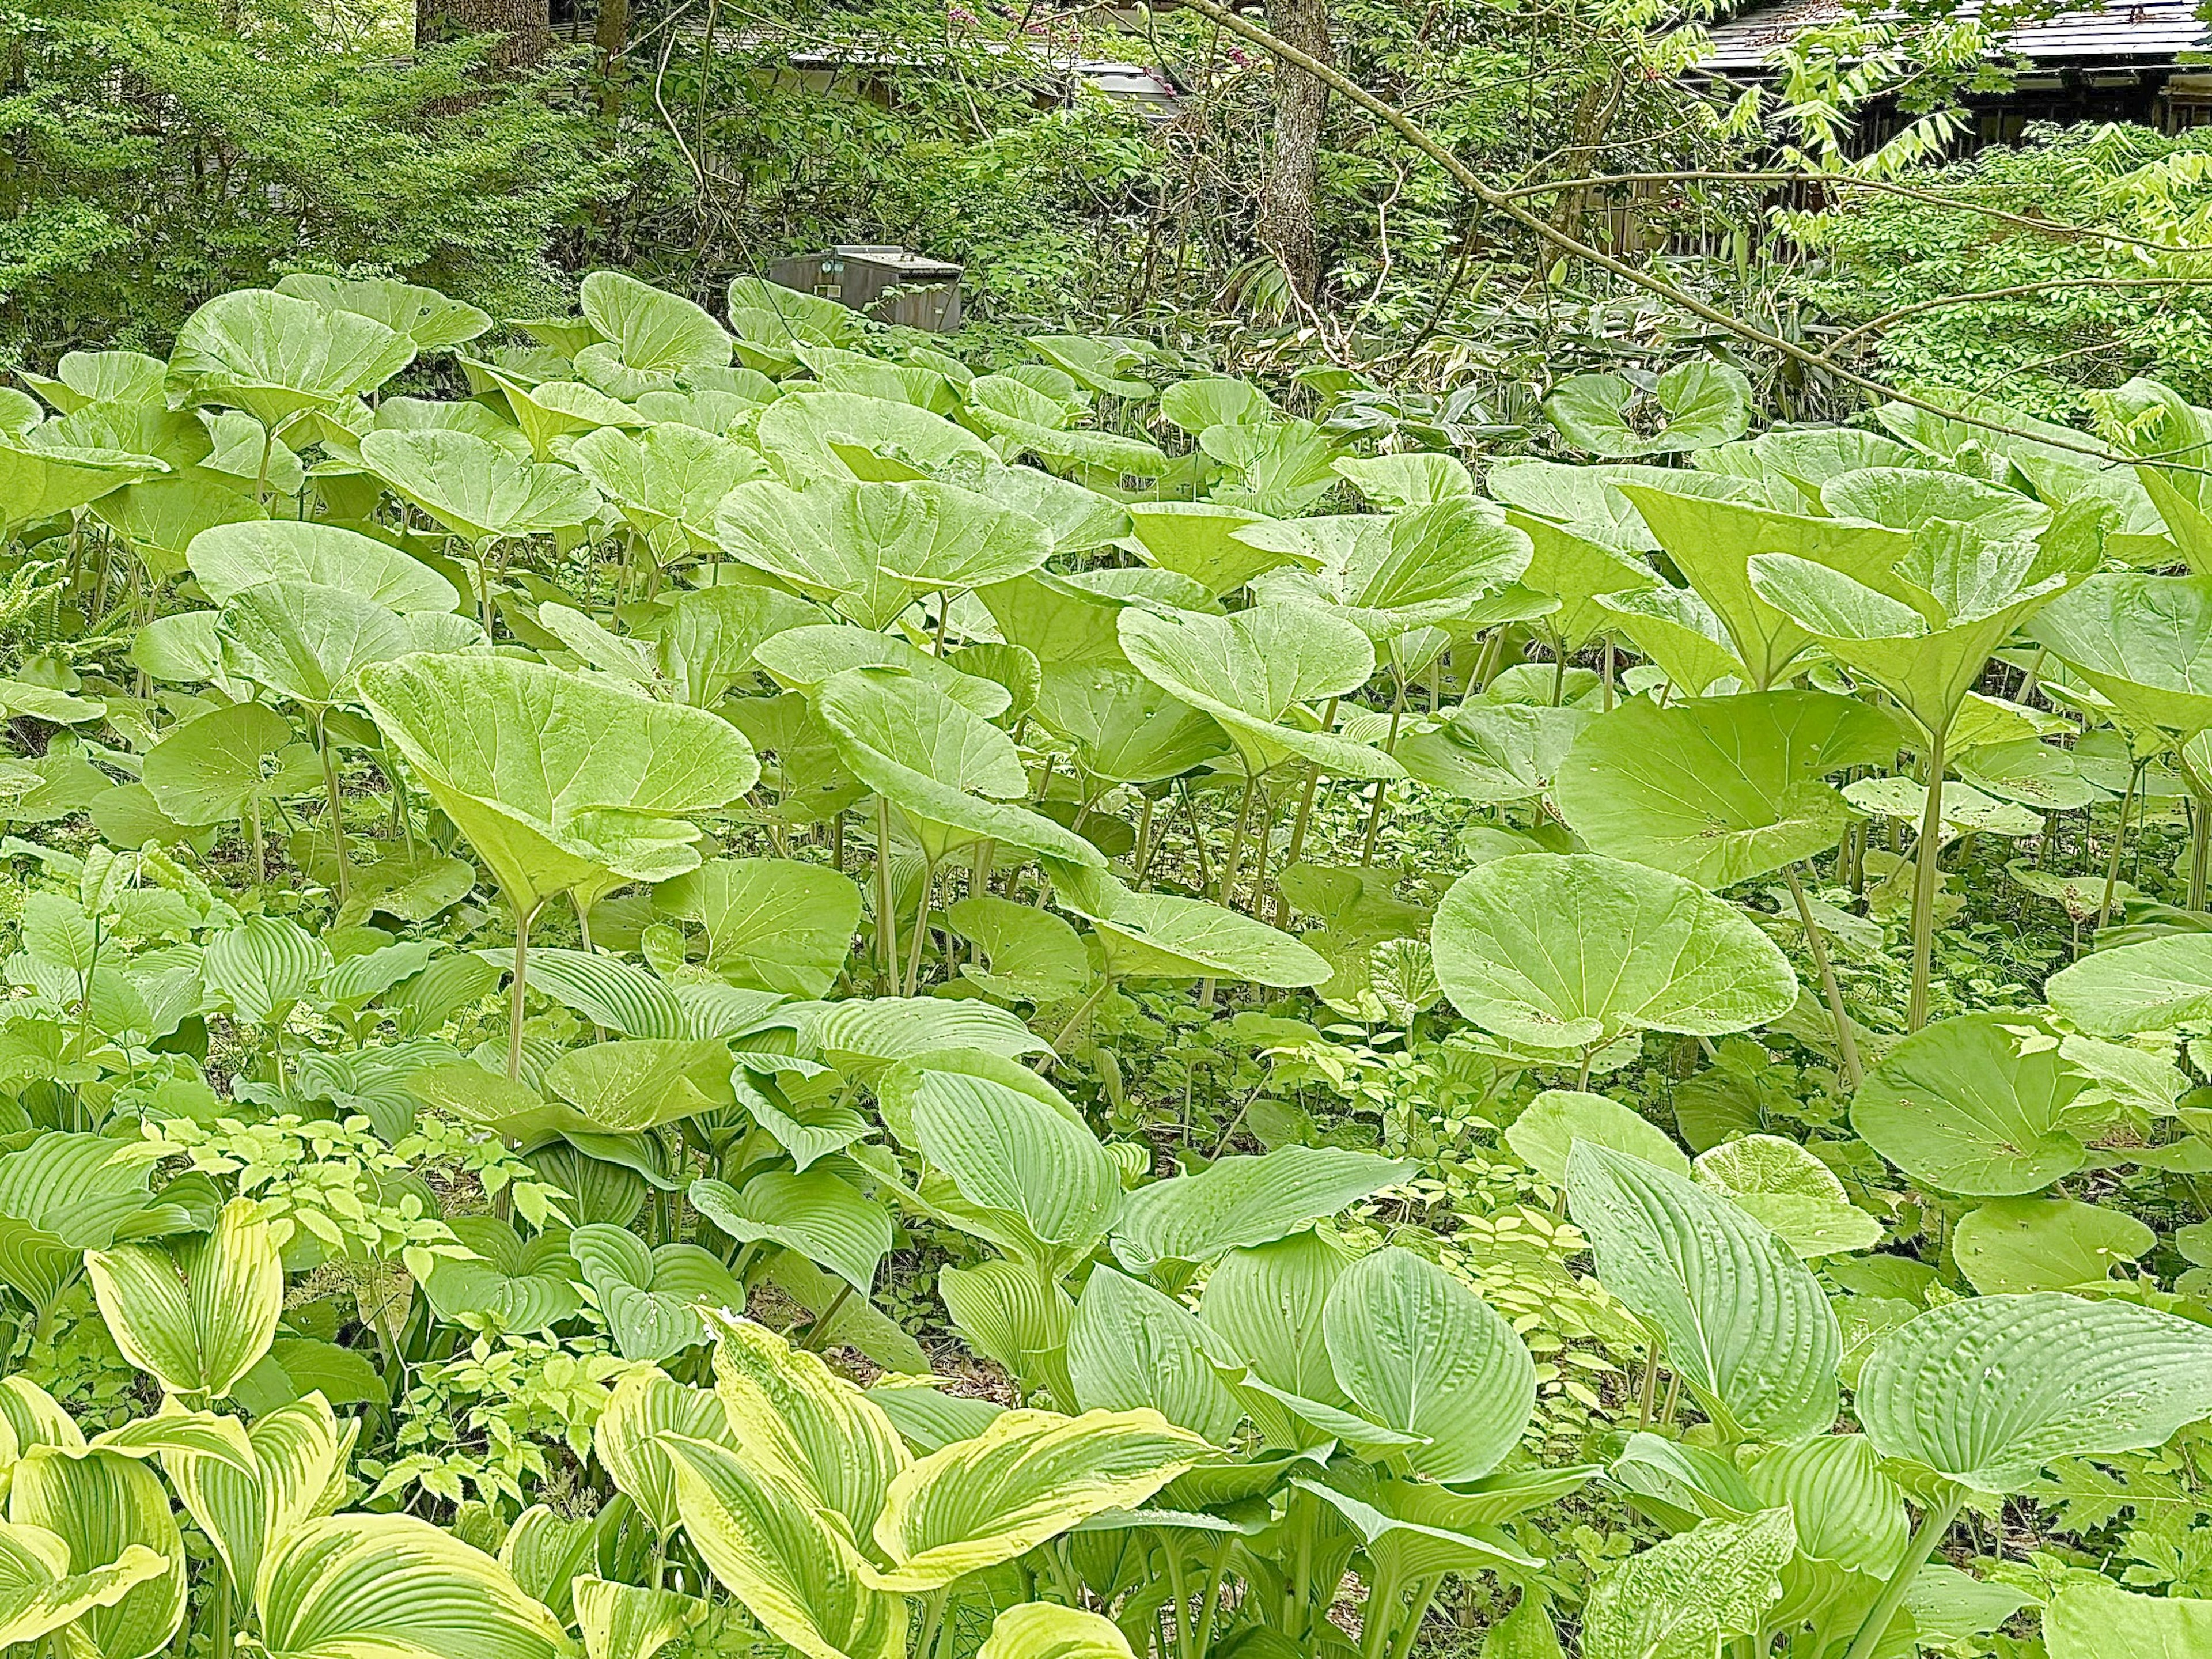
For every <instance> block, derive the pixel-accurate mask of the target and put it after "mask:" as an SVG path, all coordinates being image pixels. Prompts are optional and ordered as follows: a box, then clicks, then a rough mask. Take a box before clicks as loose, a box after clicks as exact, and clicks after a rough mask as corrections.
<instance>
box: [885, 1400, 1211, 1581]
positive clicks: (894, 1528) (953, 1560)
mask: <svg viewBox="0 0 2212 1659" xmlns="http://www.w3.org/2000/svg"><path fill="white" fill-rule="evenodd" d="M1211 1456H1212V1448H1211V1447H1210V1446H1208V1445H1207V1444H1206V1442H1204V1441H1203V1440H1200V1438H1199V1437H1197V1436H1196V1435H1194V1434H1192V1433H1191V1432H1189V1431H1188V1430H1185V1429H1179V1428H1177V1427H1176V1426H1175V1425H1173V1424H1172V1423H1170V1422H1169V1421H1168V1420H1167V1419H1165V1418H1164V1417H1162V1416H1161V1415H1160V1414H1159V1413H1158V1412H1152V1411H1135V1412H1085V1413H1084V1414H1083V1415H1082V1416H1080V1417H1061V1416H1060V1415H1058V1414H1057V1413H1053V1412H1038V1411H1010V1412H1006V1413H1003V1414H1001V1415H1000V1416H999V1417H997V1418H995V1419H993V1421H992V1424H991V1426H990V1427H989V1428H987V1429H986V1430H984V1431H983V1432H982V1433H981V1434H979V1435H977V1436H976V1437H975V1438H974V1439H972V1440H959V1441H955V1442H954V1443H952V1444H951V1445H949V1446H946V1447H944V1448H942V1449H939V1450H938V1451H934V1452H932V1453H931V1454H930V1455H928V1456H927V1457H925V1458H922V1459H921V1460H920V1461H919V1462H915V1463H913V1464H910V1465H909V1466H908V1467H907V1468H904V1469H902V1470H901V1471H900V1472H899V1473H898V1474H897V1475H896V1477H895V1478H894V1479H893V1480H892V1481H891V1483H890V1492H888V1494H887V1495H886V1497H885V1498H884V1510H883V1513H882V1514H881V1515H880V1516H878V1517H877V1518H876V1523H875V1527H874V1534H875V1541H876V1544H877V1546H878V1547H879V1548H880V1549H881V1550H882V1551H883V1552H884V1556H885V1557H886V1558H887V1559H889V1561H890V1570H889V1571H887V1572H880V1573H875V1574H872V1577H875V1579H876V1580H877V1582H878V1583H881V1584H882V1585H884V1587H885V1588H886V1589H901V1590H906V1591H909V1592H915V1591H923V1590H931V1589H938V1588H939V1587H941V1586H943V1585H945V1584H949V1583H951V1582H952V1581H953V1580H954V1579H956V1578H958V1577H963V1575H965V1574H968V1573H970V1572H976V1571H981V1570H982V1569H984V1568H986V1567H994V1566H996V1565H999V1564H1000V1562H1002V1561H1011V1560H1012V1559H1014V1558H1015V1557H1016V1556H1018V1555H1021V1554H1023V1553H1026V1552H1027V1551H1029V1550H1030V1549H1032V1548H1034V1547H1036V1545H1038V1544H1041V1543H1042V1542H1044V1541H1045V1540H1046V1539H1048V1538H1051V1537H1054V1536H1056V1535H1057V1534H1060V1533H1063V1532H1066V1530H1067V1529H1068V1528H1070V1527H1073V1526H1075V1525H1076V1524H1078V1523H1079V1522H1084V1521H1087V1520H1089V1519H1090V1518H1091V1516H1094V1515H1097V1514H1099V1513H1101V1512H1102V1511H1103V1510H1121V1509H1131V1508H1133V1507H1135V1506H1136V1505H1137V1504H1141V1503H1143V1502H1144V1500H1145V1499H1146V1498H1149V1497H1151V1496H1152V1494H1153V1493H1154V1492H1158V1490H1159V1489H1160V1488H1161V1487H1162V1486H1165V1485H1167V1483H1168V1482H1169V1481H1170V1480H1174V1479H1175V1478H1176V1476H1177V1475H1179V1474H1182V1473H1183V1472H1184V1471H1185V1470H1187V1469H1188V1468H1191V1467H1192V1466H1193V1465H1194V1464H1196V1463H1199V1462H1202V1461H1204V1460H1206V1459H1207V1458H1209V1457H1211Z"/></svg>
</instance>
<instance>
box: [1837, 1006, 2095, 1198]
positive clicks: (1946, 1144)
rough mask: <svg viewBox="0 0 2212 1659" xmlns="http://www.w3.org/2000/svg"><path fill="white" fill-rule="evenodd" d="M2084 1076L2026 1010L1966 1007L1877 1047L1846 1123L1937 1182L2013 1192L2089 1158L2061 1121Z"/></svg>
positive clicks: (1912, 1172)
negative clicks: (1879, 1053) (1884, 1050)
mask: <svg viewBox="0 0 2212 1659" xmlns="http://www.w3.org/2000/svg"><path fill="white" fill-rule="evenodd" d="M2084 1081H2085V1079H2083V1078H2082V1076H2081V1073H2079V1072H2078V1071H2076V1070H2075V1068H2074V1067H2073V1066H2069V1065H2068V1064H2067V1063H2066V1062H2065V1060H2063V1058H2062V1057H2061V1055H2060V1053H2059V1050H2058V1046H2057V1043H2055V1042H2050V1041H2048V1040H2047V1039H2041V1038H2039V1037H2038V1033H2037V1031H2036V1029H2035V1027H2034V1025H2033V1022H2032V1021H2031V1020H2029V1019H2028V1018H2026V1017H2015V1016H2010V1015H2005V1014H1995V1013H1983V1014H1966V1015H1962V1016H1960V1018H1956V1019H1947V1020H1942V1021H1939V1022H1938V1023H1937V1024H1934V1025H1930V1026H1929V1027H1927V1028H1926V1029H1925V1030H1920V1031H1916V1032H1914V1033H1913V1034H1912V1035H1911V1036H1908V1037H1906V1038H1905V1040H1904V1041H1903V1042H1899V1044H1898V1045H1897V1046H1896V1047H1895V1048H1892V1049H1891V1050H1890V1051H1889V1053H1888V1054H1886V1055H1884V1056H1883V1057H1882V1060H1881V1064H1880V1065H1879V1066H1875V1068H1874V1070H1872V1071H1871V1072H1869V1073H1867V1075H1866V1078H1865V1079H1864V1080H1863V1082H1861V1084H1860V1085H1859V1088H1858V1092H1857V1094H1856V1095H1854V1096H1853V1097H1851V1127H1853V1128H1855V1129H1857V1131H1858V1132H1859V1133H1860V1134H1861V1135H1863V1137H1864V1138H1865V1139H1866V1142H1867V1144H1868V1145H1869V1146H1872V1147H1873V1148H1874V1149H1875V1151H1876V1152H1880V1153H1881V1155H1882V1156H1883V1157H1884V1158H1887V1159H1888V1160H1889V1161H1890V1162H1891V1163H1893V1164H1896V1165H1897V1167H1898V1168H1899V1169H1900V1170H1904V1171H1905V1174H1907V1175H1909V1176H1911V1177H1912V1178H1913V1179H1914V1180H1915V1181H1919V1182H1926V1183H1927V1184H1928V1185H1929V1186H1930V1187H1932V1188H1936V1189H1937V1190H1939V1191H1942V1192H1948V1193H1960V1194H1965V1195H1966V1196H1967V1197H1970V1198H2009V1197H2016V1196H2018V1195H2020V1194H2024V1193H2036V1192H2040V1191H2042V1190H2043V1188H2045V1187H2047V1186H2049V1185H2050V1184H2051V1182H2054V1181H2057V1180H2058V1179H2060V1178H2061V1177H2062V1176H2069V1175H2071V1174H2073V1173H2074V1171H2075V1170H2078V1169H2080V1168H2081V1165H2082V1164H2083V1163H2084V1162H2085V1161H2086V1159H2087V1156H2088V1155H2087V1152H2086V1151H2085V1150H2084V1148H2083V1146H2082V1144H2081V1138H2080V1136H2079V1135H2077V1134H2076V1133H2074V1131H2073V1129H2072V1128H2070V1127H2069V1125H2068V1121H2067V1111H2068V1109H2069V1107H2070V1106H2072V1104H2073V1103H2074V1098H2075V1096H2076V1095H2078V1094H2080V1093H2081V1089H2082V1086H2083V1083H2084Z"/></svg>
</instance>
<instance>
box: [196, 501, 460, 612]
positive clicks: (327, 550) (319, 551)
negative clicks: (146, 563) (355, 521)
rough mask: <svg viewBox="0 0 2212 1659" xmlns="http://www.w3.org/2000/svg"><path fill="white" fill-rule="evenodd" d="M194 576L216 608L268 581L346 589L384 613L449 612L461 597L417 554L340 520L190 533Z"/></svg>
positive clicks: (297, 521) (267, 522) (252, 524)
mask: <svg viewBox="0 0 2212 1659" xmlns="http://www.w3.org/2000/svg"><path fill="white" fill-rule="evenodd" d="M185 558H186V560H187V561H188V562H190V564H191V568H192V579H193V580H195V581H197V583H198V584H199V585H200V589H201V591H202V592H204V593H205V594H206V595H207V596H208V598H209V599H211V600H212V601H214V602H215V603H216V605H223V604H227V603H228V601H229V600H231V599H234V598H235V597H237V596H238V595H239V594H240V593H242V592H245V591H246V589H247V588H249V587H254V586H259V585H260V584H262V583H264V582H317V583H319V584H321V585H322V586H325V587H343V588H344V589H346V590H347V591H348V592H352V593H355V594H358V595H359V596H360V597H361V598H362V599H370V600H374V602H375V603H376V604H378V605H382V606H383V607H384V608H385V609H386V610H387V611H402V612H404V611H451V610H453V608H454V607H455V606H457V605H459V604H460V602H461V596H460V595H459V593H458V592H455V591H454V588H453V583H451V582H449V581H447V580H446V579H445V578H444V577H443V576H441V575H440V574H438V573H437V572H436V571H435V570H433V569H431V568H430V567H429V566H428V565H427V564H424V563H423V562H422V561H421V560H420V559H416V558H410V557H409V556H407V555H406V554H404V553H403V552H401V551H400V550H398V548H396V547H392V546H389V545H387V544H385V543H383V542H380V541H377V540H375V539H374V538H372V537H368V536H364V535H362V534H361V533H360V532H358V531H354V530H345V529H342V528H340V527H339V526H337V525H331V524H317V523H315V522H313V520H302V519H269V520H258V521H248V522H245V523H238V524H223V525H217V526H214V527H213V528H210V529H207V530H203V531H202V532H200V533H199V534H198V535H197V536H195V537H193V538H192V541H191V546H190V547H189V548H188V549H186V550H185Z"/></svg>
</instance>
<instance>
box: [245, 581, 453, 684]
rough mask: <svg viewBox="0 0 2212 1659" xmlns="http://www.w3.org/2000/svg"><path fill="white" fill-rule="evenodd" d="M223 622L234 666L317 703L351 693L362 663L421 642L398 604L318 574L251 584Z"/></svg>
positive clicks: (390, 657) (403, 652) (382, 658)
mask: <svg viewBox="0 0 2212 1659" xmlns="http://www.w3.org/2000/svg"><path fill="white" fill-rule="evenodd" d="M456 620H458V619H456ZM216 627H217V629H218V630H219V631H220V633H221V634H222V639H223V644H224V647H225V651H224V654H225V657H226V659H228V663H229V665H230V666H231V668H232V671H234V673H236V674H237V675H239V676H240V678H244V679H248V680H251V681H252V682H253V683H254V684H256V685H259V686H263V687H264V688H266V689H267V690H270V691H273V692H275V693H276V695H277V696H280V697H289V698H290V699H291V700H292V701H293V702H297V703H301V704H303V705H304V706H306V707H307V708H312V709H315V710H318V711H319V710H322V709H325V708H331V706H332V705H334V704H337V703H341V702H349V701H350V700H351V699H352V696H353V695H354V686H355V678H356V676H357V675H358V674H359V673H360V672H361V671H362V669H364V668H366V667H368V666H369V665H371V664H372V663H385V662H392V661H395V660H397V659H398V658H401V657H404V656H407V655H409V654H410V653H412V652H414V651H415V650H416V648H417V647H418V645H419V643H420V642H419V641H418V640H417V639H416V635H415V633H414V632H413V630H411V629H410V628H409V627H408V625H407V622H406V619H405V618H404V617H401V616H400V615H399V614H398V612H397V611H387V610H386V609H385V608H384V607H383V606H382V605H379V604H377V603H376V602H375V601H374V600H373V599H362V597H361V596H360V595H359V594H357V593H353V592H349V591H348V590H346V589H345V588H343V587H326V586H323V585H322V584H320V583H319V582H300V581H283V582H262V583H259V584H258V585H257V586H252V587H249V588H246V590H245V591H243V592H240V593H237V594H234V595H233V596H232V598H231V599H230V602H229V603H228V604H227V605H224V606H223V608H222V615H221V617H220V618H219V619H218V621H217V623H216Z"/></svg>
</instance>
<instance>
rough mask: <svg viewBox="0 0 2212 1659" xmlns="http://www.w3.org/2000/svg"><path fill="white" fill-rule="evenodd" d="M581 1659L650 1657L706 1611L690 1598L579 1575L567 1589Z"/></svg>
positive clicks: (662, 1590)
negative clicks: (581, 1643) (581, 1646)
mask: <svg viewBox="0 0 2212 1659" xmlns="http://www.w3.org/2000/svg"><path fill="white" fill-rule="evenodd" d="M569 1594H570V1596H571V1599H572V1600H573V1601H574V1604H575V1608H576V1627H577V1629H578V1631H579V1632H581V1634H582V1636H583V1638H584V1656H585V1659H653V1655H654V1654H656V1653H658V1652H659V1651H660V1650H661V1649H663V1648H665V1647H666V1646H667V1645H668V1644H670V1643H671V1642H673V1641H674V1640H675V1639H676V1638H678V1637H679V1636H681V1635H682V1634H683V1633H684V1631H685V1630H686V1629H687V1628H688V1627H689V1626H691V1625H692V1624H694V1623H696V1621H697V1620H699V1619H700V1617H701V1616H702V1615H703V1614H704V1613H706V1611H707V1604H706V1603H705V1602H704V1601H700V1600H699V1599H698V1598H696V1596H690V1595H678V1594H677V1593H676V1592H675V1591H674V1590H665V1589H647V1588H645V1587H644V1586H643V1585H640V1584H619V1583H609V1582H608V1581H607V1580H605V1579H604V1578H592V1577H580V1578H578V1579H577V1580H575V1582H574V1583H573V1584H572V1585H571V1586H570V1587H569Z"/></svg>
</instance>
